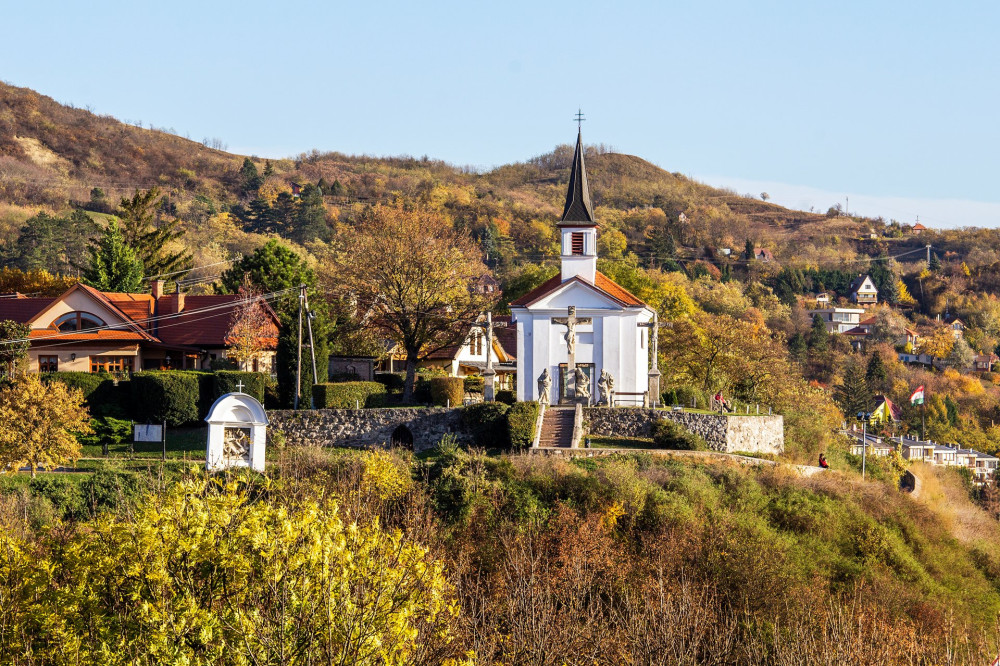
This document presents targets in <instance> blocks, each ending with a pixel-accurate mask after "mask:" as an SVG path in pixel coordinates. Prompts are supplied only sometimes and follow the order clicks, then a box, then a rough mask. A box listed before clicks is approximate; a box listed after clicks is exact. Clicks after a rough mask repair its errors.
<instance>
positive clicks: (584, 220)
mask: <svg viewBox="0 0 1000 666" xmlns="http://www.w3.org/2000/svg"><path fill="white" fill-rule="evenodd" d="M578 115H579V114H578ZM556 226H558V227H559V230H560V232H561V235H562V243H561V245H562V252H561V253H560V259H561V261H560V263H561V264H562V271H561V274H562V280H563V282H565V281H566V280H570V279H572V278H574V277H580V278H583V279H584V280H586V281H587V282H590V283H593V282H594V280H596V279H597V222H595V221H594V207H593V206H592V205H591V203H590V187H589V186H588V185H587V167H586V165H585V164H584V163H583V135H582V134H581V133H580V132H579V130H577V135H576V152H575V153H574V154H573V168H572V169H570V172H569V190H568V191H567V192H566V206H565V208H564V209H563V214H562V218H561V219H560V220H559V224H558V225H556Z"/></svg>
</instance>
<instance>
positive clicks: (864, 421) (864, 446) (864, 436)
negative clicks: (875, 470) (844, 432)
mask: <svg viewBox="0 0 1000 666" xmlns="http://www.w3.org/2000/svg"><path fill="white" fill-rule="evenodd" d="M871 417H872V415H871V414H869V413H866V412H858V420H859V421H861V480H862V481H864V480H865V453H867V451H868V419H870V418H871Z"/></svg>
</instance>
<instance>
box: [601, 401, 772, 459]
mask: <svg viewBox="0 0 1000 666" xmlns="http://www.w3.org/2000/svg"><path fill="white" fill-rule="evenodd" d="M583 419H584V425H585V427H586V428H587V432H589V433H591V434H594V435H603V436H606V437H652V436H653V423H654V422H655V421H656V420H658V419H669V420H671V421H674V422H675V423H678V424H680V425H682V426H684V427H685V428H687V429H688V430H690V431H691V432H693V433H695V434H697V435H700V436H701V437H702V438H703V439H704V440H705V442H707V443H708V446H709V448H710V449H712V450H713V451H722V452H725V453H733V452H735V451H746V452H748V453H775V454H777V453H782V452H783V451H784V450H785V434H784V419H783V418H782V417H781V416H738V415H721V414H694V413H691V412H672V411H667V410H660V409H638V408H634V407H615V408H611V409H609V408H606V407H591V408H589V409H585V410H584V415H583Z"/></svg>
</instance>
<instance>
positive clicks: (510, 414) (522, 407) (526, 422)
mask: <svg viewBox="0 0 1000 666" xmlns="http://www.w3.org/2000/svg"><path fill="white" fill-rule="evenodd" d="M537 422H538V403H537V402H515V403H514V404H513V405H511V406H510V409H508V410H507V438H508V439H509V440H510V445H511V447H512V448H515V449H526V448H528V447H529V446H531V442H532V441H534V439H535V424H536V423H537Z"/></svg>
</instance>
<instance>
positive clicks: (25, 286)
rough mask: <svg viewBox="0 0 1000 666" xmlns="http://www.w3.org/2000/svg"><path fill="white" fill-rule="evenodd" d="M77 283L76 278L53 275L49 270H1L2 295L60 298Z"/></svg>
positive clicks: (0, 290)
mask: <svg viewBox="0 0 1000 666" xmlns="http://www.w3.org/2000/svg"><path fill="white" fill-rule="evenodd" d="M76 283H77V279H76V278H75V277H65V276H62V275H53V274H52V273H50V272H48V271H47V270H43V269H32V270H27V271H23V270H21V269H19V268H0V294H13V293H15V292H21V293H22V294H34V295H36V296H59V295H60V294H62V293H63V292H64V291H66V290H67V289H69V288H70V287H72V286H73V285H74V284H76Z"/></svg>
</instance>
